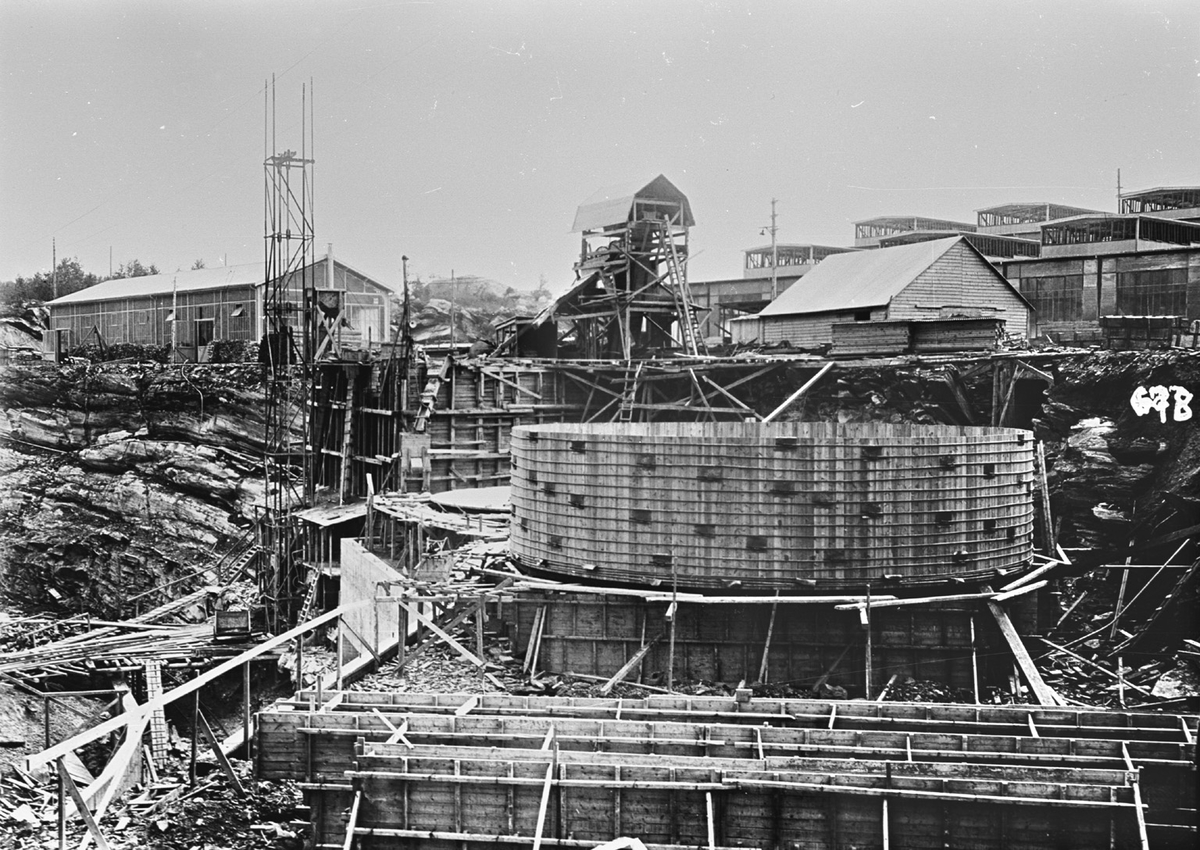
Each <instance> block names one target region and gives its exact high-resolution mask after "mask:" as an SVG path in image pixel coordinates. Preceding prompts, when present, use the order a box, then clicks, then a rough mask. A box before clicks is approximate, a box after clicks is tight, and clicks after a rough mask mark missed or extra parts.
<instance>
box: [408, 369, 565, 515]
mask: <svg viewBox="0 0 1200 850" xmlns="http://www.w3.org/2000/svg"><path fill="white" fill-rule="evenodd" d="M422 371H425V372H426V376H425V377H427V374H428V371H429V370H422ZM417 377H418V381H420V380H421V377H420V376H417ZM417 385H419V383H418V384H417ZM414 401H415V399H414ZM585 401H586V395H585V394H584V392H583V391H582V390H581V389H580V388H579V387H578V386H576V385H574V384H572V383H571V382H570V381H568V380H567V379H566V378H565V377H564V376H563V374H562V373H561V371H559V370H554V369H549V368H543V367H537V366H534V367H530V366H523V365H521V364H516V363H505V362H501V361H496V362H489V363H487V364H486V365H479V364H478V363H475V364H456V365H455V366H453V367H452V368H451V369H450V370H449V372H448V375H447V378H446V380H444V381H442V382H441V383H440V385H439V386H438V387H437V390H436V394H435V396H434V400H433V404H432V409H431V412H430V414H429V417H428V424H427V433H428V435H429V440H430V459H431V460H430V472H429V481H428V485H429V489H430V490H431V491H432V492H435V493H438V492H442V491H445V490H452V489H457V488H461V487H493V486H498V485H502V484H507V483H508V482H509V475H510V462H509V454H508V451H509V442H510V439H511V434H512V429H513V428H515V427H517V426H519V425H535V424H540V423H544V422H559V421H563V420H564V419H565V420H568V421H570V420H575V419H578V417H579V412H580V411H581V410H582V409H583V407H584V403H585Z"/></svg>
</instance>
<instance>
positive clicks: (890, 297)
mask: <svg viewBox="0 0 1200 850" xmlns="http://www.w3.org/2000/svg"><path fill="white" fill-rule="evenodd" d="M954 318H977V319H986V318H993V319H999V320H1002V321H1003V322H1004V330H1005V332H1006V333H1008V334H1009V335H1011V336H1015V337H1026V336H1028V335H1029V332H1030V329H1031V327H1032V325H1033V308H1032V306H1031V305H1030V304H1029V302H1028V301H1026V300H1025V299H1024V298H1023V297H1022V296H1021V294H1020V292H1018V291H1017V290H1016V288H1014V287H1013V285H1012V284H1010V283H1009V282H1008V281H1007V280H1006V279H1005V278H1004V276H1003V275H1002V274H1001V273H1000V272H999V271H998V270H997V269H996V268H995V266H993V265H992V264H991V263H990V262H988V261H987V260H986V259H985V258H984V256H983V255H982V254H980V253H979V251H978V250H977V249H976V248H975V247H974V246H972V245H971V244H970V243H969V242H968V241H967V240H966V239H964V238H963V237H961V236H956V237H953V238H950V239H939V240H935V241H932V242H921V243H917V244H913V245H900V246H897V247H894V248H880V249H878V250H875V251H862V252H857V253H852V254H836V255H834V256H831V257H828V258H827V259H826V260H824V261H823V262H822V263H821V264H820V265H818V266H817V267H816V268H815V269H813V270H812V271H811V272H809V273H808V274H807V275H805V276H804V277H803V278H801V279H800V281H799V282H797V283H796V284H795V285H794V286H792V287H791V288H789V289H788V290H787V291H786V292H784V293H783V294H782V295H780V296H779V297H778V298H777V299H775V300H774V301H772V302H771V303H770V304H768V305H767V306H766V307H765V308H764V309H763V310H762V312H760V313H759V314H758V327H757V331H758V338H759V340H760V341H761V342H763V343H767V344H770V343H780V342H787V343H789V344H791V345H793V346H795V347H798V348H818V347H821V346H824V345H828V344H830V343H832V342H833V326H834V325H838V324H844V323H847V322H883V321H892V322H895V321H912V322H920V321H930V320H942V319H954Z"/></svg>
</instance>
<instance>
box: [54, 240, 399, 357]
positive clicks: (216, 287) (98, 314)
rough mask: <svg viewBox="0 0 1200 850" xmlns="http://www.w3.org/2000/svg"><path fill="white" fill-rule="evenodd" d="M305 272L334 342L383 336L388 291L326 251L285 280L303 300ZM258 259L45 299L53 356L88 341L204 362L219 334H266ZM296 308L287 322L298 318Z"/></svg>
mask: <svg viewBox="0 0 1200 850" xmlns="http://www.w3.org/2000/svg"><path fill="white" fill-rule="evenodd" d="M304 278H308V279H309V280H310V283H309V286H310V288H311V289H313V290H314V291H315V292H316V293H317V300H318V302H319V306H318V307H317V309H318V310H320V311H321V313H322V315H327V314H332V313H336V314H338V316H339V318H338V321H337V322H334V323H331V324H330V325H329V327H330V328H332V332H333V334H334V336H335V337H336V338H337V339H336V342H337V343H338V344H340V345H341V346H343V347H345V348H348V349H352V350H357V349H361V348H369V347H372V346H378V345H379V344H380V343H381V342H384V341H386V340H387V339H388V328H389V327H390V321H391V304H390V296H391V294H392V290H391V289H390V288H389V287H388V286H386V285H384V284H382V283H380V282H378V281H377V280H375V279H373V278H371V277H369V276H368V275H366V274H364V273H363V272H360V271H359V270H357V269H355V268H354V267H353V266H351V265H349V264H348V263H346V262H345V261H344V260H341V259H340V258H336V257H334V256H333V253H332V249H331V250H330V251H329V253H328V254H327V255H326V256H325V257H322V258H320V259H318V260H316V261H315V262H314V263H313V264H312V265H311V266H308V267H306V269H305V270H304V271H303V272H302V273H300V274H297V275H295V276H294V278H293V279H292V280H291V281H290V282H289V283H288V288H289V289H290V290H291V291H292V293H293V296H294V297H293V303H294V304H295V305H297V308H298V305H299V304H300V303H301V301H302V299H301V297H300V296H301V293H302V291H303V287H304ZM266 287H267V284H266V273H265V265H264V264H263V263H246V264H242V265H235V266H221V267H218V268H211V269H208V268H205V269H193V270H190V271H180V272H174V273H170V274H157V275H146V276H144V277H131V278H116V279H112V280H106V281H103V282H101V283H98V284H96V285H95V286H91V287H88V288H87V289H81V290H80V291H78V292H73V293H71V294H70V295H64V296H63V297H61V298H56V299H54V300H53V301H49V302H47V304H46V306H47V307H48V308H49V310H50V332H49V333H48V334H47V335H46V336H47V341H46V350H47V351H48V352H50V353H51V354H52V355H58V354H62V353H65V352H68V351H70V350H71V349H73V348H75V347H76V346H79V345H84V344H87V343H89V342H91V343H96V344H99V345H101V346H107V345H114V344H117V343H133V344H136V345H156V346H174V347H175V351H176V356H177V357H178V358H180V359H184V360H192V361H203V360H205V359H206V358H207V348H208V346H209V345H210V344H211V343H213V342H215V341H217V340H242V341H247V342H258V341H259V340H261V339H262V338H263V336H264V334H265V333H266V332H267V319H266V315H265V311H264V298H265V296H264V293H265V291H266ZM298 315H299V310H298V309H297V310H296V311H295V312H294V313H293V315H292V317H291V321H292V323H293V324H294V323H295V322H296V321H298V318H297V317H298Z"/></svg>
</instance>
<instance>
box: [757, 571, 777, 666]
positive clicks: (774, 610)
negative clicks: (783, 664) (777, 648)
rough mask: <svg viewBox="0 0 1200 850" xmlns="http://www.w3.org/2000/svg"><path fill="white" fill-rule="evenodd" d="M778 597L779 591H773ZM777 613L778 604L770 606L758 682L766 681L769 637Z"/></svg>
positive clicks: (772, 632) (769, 649)
mask: <svg viewBox="0 0 1200 850" xmlns="http://www.w3.org/2000/svg"><path fill="white" fill-rule="evenodd" d="M775 595H776V596H778V595H779V591H775ZM778 611H779V603H778V602H776V603H774V604H772V605H771V619H770V621H769V622H768V623H767V639H766V641H765V642H764V643H763V653H762V663H761V664H759V665H758V681H760V682H764V683H765V682H766V681H767V660H768V658H769V656H770V654H771V636H772V635H773V634H774V633H775V614H776V613H777V612H778Z"/></svg>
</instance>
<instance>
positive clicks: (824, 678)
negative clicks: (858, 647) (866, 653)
mask: <svg viewBox="0 0 1200 850" xmlns="http://www.w3.org/2000/svg"><path fill="white" fill-rule="evenodd" d="M853 648H854V644H853V643H848V644H846V648H845V649H843V650H842V652H841V654H840V655H838V657H837V658H836V659H834V662H833V663H832V664H830V665H829V669H828V670H826V671H825V672H824V673H822V674H821V675H820V677H819V678H818V679H817V681H816V683H815V684H814V685H813V691H814V692H817V691H820V690H821V688H822V687H823V686H824V685H825V683H826V682H828V681H829V677H830V676H832V675H833V674H834V671H836V670H837V668H838V665H840V664H841V663H842V660H843V659H844V658H845V657H846V656H847V655H849V654H850V650H851V649H853Z"/></svg>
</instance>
